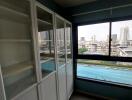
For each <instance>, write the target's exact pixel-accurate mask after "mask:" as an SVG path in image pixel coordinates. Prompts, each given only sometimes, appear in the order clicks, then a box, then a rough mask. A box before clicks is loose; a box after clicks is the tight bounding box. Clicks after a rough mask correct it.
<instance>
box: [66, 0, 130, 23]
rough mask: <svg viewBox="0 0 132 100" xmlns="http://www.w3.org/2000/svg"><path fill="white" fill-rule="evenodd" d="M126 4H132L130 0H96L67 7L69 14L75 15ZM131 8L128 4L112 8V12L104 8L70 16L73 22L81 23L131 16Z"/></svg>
mask: <svg viewBox="0 0 132 100" xmlns="http://www.w3.org/2000/svg"><path fill="white" fill-rule="evenodd" d="M128 4H129V5H130V4H132V0H97V1H96V2H93V3H89V4H85V5H81V6H77V7H72V8H68V9H69V11H71V12H70V15H75V14H79V13H84V12H91V11H95V10H100V9H106V8H110V7H117V6H122V5H128ZM131 9H132V6H129V7H124V8H117V9H113V10H112V14H111V11H110V10H105V11H100V12H94V13H89V14H85V15H79V16H72V21H73V23H77V24H83V23H86V22H87V23H88V22H91V21H98V20H104V19H111V18H118V17H125V16H132V12H131Z"/></svg>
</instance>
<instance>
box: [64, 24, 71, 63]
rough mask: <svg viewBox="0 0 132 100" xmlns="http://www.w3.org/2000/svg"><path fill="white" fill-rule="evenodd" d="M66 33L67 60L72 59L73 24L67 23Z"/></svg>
mask: <svg viewBox="0 0 132 100" xmlns="http://www.w3.org/2000/svg"><path fill="white" fill-rule="evenodd" d="M65 35H66V48H67V50H66V51H67V62H70V61H72V33H71V24H68V23H66V26H65Z"/></svg>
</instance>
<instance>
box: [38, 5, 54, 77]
mask: <svg viewBox="0 0 132 100" xmlns="http://www.w3.org/2000/svg"><path fill="white" fill-rule="evenodd" d="M37 20H38V39H39V41H38V42H39V47H40V63H41V70H42V77H44V76H46V75H48V74H49V73H50V72H52V71H54V70H55V59H54V57H55V54H54V32H53V19H52V14H50V13H48V12H46V11H44V10H43V9H41V8H39V7H37Z"/></svg>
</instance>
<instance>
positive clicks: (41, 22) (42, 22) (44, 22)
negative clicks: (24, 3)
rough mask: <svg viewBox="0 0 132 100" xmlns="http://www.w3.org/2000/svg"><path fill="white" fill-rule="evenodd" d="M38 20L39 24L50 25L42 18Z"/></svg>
mask: <svg viewBox="0 0 132 100" xmlns="http://www.w3.org/2000/svg"><path fill="white" fill-rule="evenodd" d="M38 22H39V23H40V24H45V25H52V23H50V22H47V21H44V20H41V19H38Z"/></svg>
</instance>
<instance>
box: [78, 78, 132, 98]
mask: <svg viewBox="0 0 132 100" xmlns="http://www.w3.org/2000/svg"><path fill="white" fill-rule="evenodd" d="M76 89H78V90H81V91H84V92H88V93H91V94H94V95H99V96H105V97H109V98H112V99H114V100H132V89H129V88H127V89H126V88H123V87H118V86H112V85H109V84H101V83H95V82H90V81H82V80H76Z"/></svg>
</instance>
